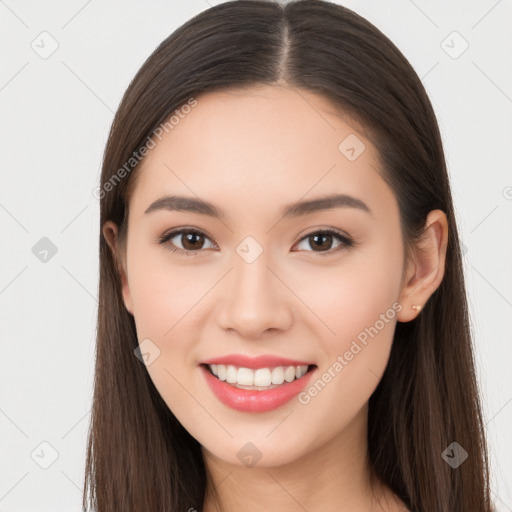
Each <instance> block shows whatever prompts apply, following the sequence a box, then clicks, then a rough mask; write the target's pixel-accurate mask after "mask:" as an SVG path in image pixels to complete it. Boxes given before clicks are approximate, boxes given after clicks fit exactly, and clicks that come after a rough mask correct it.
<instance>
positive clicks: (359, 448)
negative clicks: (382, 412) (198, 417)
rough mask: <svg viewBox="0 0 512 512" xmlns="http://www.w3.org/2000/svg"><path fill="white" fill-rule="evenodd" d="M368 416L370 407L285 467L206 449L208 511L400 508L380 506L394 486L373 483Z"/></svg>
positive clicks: (352, 511) (365, 511)
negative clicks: (228, 458)
mask: <svg viewBox="0 0 512 512" xmlns="http://www.w3.org/2000/svg"><path fill="white" fill-rule="evenodd" d="M367 421H368V408H367V406H366V407H364V408H363V409H361V411H360V412H359V413H358V415H357V416H356V417H355V418H354V419H353V421H352V422H351V423H350V424H349V425H347V426H346V428H345V429H343V431H342V432H340V433H339V434H338V435H337V436H336V437H335V438H333V439H330V440H327V441H326V442H325V443H324V444H323V445H321V447H320V448H319V449H317V450H315V451H313V452H309V453H308V454H307V455H305V456H304V457H302V458H301V459H298V460H296V461H294V462H292V463H289V464H285V465H281V466H272V467H258V466H254V467H252V468H248V467H245V466H235V465H232V464H227V463H226V462H225V461H223V460H221V459H219V458H217V457H215V456H214V455H213V454H212V453H211V452H209V451H207V450H205V449H204V448H203V456H204V460H205V464H206V468H207V473H208V487H207V492H206V499H205V503H204V507H203V512H238V511H240V510H244V512H256V511H261V510H279V511H280V512H296V511H297V510H307V511H308V512H317V511H318V512H320V511H325V510H336V511H337V512H349V511H350V512H355V511H357V512H359V511H361V512H370V511H371V512H373V511H374V510H375V511H376V510H380V511H382V510H395V509H392V508H386V506H383V508H381V507H380V505H379V502H380V499H381V498H382V497H383V496H384V495H387V497H388V498H389V496H390V492H389V489H387V490H386V489H385V488H384V487H385V486H383V485H382V483H380V482H376V483H375V482H374V485H373V487H372V485H371V482H370V475H371V472H370V469H369V466H368V461H367V438H366V436H367ZM213 488H215V490H216V493H217V496H218V501H216V500H214V495H213V493H212V489H213ZM219 504H220V505H221V506H218V505H219Z"/></svg>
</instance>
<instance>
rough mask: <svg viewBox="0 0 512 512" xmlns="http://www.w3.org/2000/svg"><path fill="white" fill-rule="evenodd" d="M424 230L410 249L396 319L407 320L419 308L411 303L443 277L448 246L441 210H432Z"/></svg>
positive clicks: (421, 300) (425, 295)
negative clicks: (410, 258) (410, 252)
mask: <svg viewBox="0 0 512 512" xmlns="http://www.w3.org/2000/svg"><path fill="white" fill-rule="evenodd" d="M425 226H426V227H425V230H424V233H423V235H422V237H421V240H420V241H419V242H418V244H417V247H416V248H415V249H414V254H413V257H412V260H410V261H409V262H408V264H407V272H406V275H405V279H404V285H403V288H402V291H401V293H400V298H399V301H400V304H402V306H403V308H402V309H401V310H400V312H399V313H398V315H397V319H398V321H399V322H409V321H410V320H413V319H414V318H416V316H417V315H418V314H420V313H421V310H419V311H417V310H416V309H414V308H413V307H412V306H413V305H417V306H421V307H422V308H423V306H424V305H425V303H426V302H427V301H428V299H429V297H430V296H431V295H432V294H433V293H434V292H435V291H436V289H437V288H438V286H439V285H440V284H441V281H442V280H443V276H444V271H445V261H446V248H447V247H448V221H447V219H446V215H445V213H444V212H443V211H442V210H432V211H431V212H430V213H429V214H428V216H427V220H426V222H425Z"/></svg>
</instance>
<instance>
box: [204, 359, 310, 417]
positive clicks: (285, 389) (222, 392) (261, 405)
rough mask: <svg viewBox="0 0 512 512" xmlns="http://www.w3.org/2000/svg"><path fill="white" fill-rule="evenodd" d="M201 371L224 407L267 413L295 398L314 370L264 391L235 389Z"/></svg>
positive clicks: (205, 370)
mask: <svg viewBox="0 0 512 512" xmlns="http://www.w3.org/2000/svg"><path fill="white" fill-rule="evenodd" d="M201 371H202V372H203V374H204V376H205V379H206V382H207V383H208V386H210V389H211V390H212V392H213V394H214V395H215V396H216V397H217V398H218V399H219V400H220V401H221V402H222V403H223V404H224V405H227V406H228V407H231V408H232V409H235V410H237V411H242V412H267V411H272V410H274V409H277V408H278V407H281V406H282V405H284V404H285V403H287V402H289V401H290V400H291V399H292V398H294V397H295V396H297V395H298V394H299V393H300V392H301V391H302V390H303V389H304V387H305V386H306V385H307V383H308V382H309V380H310V378H311V374H312V373H313V372H314V371H315V368H314V369H313V370H311V371H309V372H307V373H306V374H305V375H303V376H302V377H300V379H295V380H294V381H293V382H285V383H284V384H281V385H280V386H277V387H275V388H272V389H267V390H266V391H258V390H250V389H239V388H235V387H234V386H232V385H231V384H228V383H227V382H225V381H222V380H219V379H218V378H217V377H215V376H214V375H212V374H211V373H210V371H209V370H208V369H207V368H205V367H204V366H201Z"/></svg>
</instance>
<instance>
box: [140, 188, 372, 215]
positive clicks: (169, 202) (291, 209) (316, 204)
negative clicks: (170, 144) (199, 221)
mask: <svg viewBox="0 0 512 512" xmlns="http://www.w3.org/2000/svg"><path fill="white" fill-rule="evenodd" d="M333 208H355V209H358V210H361V211H364V212H366V213H369V214H370V215H373V213H372V211H371V210H370V208H369V207H368V206H367V205H366V203H364V202H363V201H361V199H357V198H356V197H353V196H349V195H347V194H333V195H329V196H324V197H319V198H316V199H311V200H309V201H298V202H296V203H292V204H289V205H286V206H285V207H284V208H283V210H282V211H281V216H282V218H295V217H300V216H302V215H308V214H312V213H315V212H320V211H325V210H331V209H333ZM158 210H167V211H179V212H190V213H197V214H199V215H207V216H209V217H214V218H217V219H225V218H226V214H225V213H224V211H223V210H221V209H219V208H218V207H216V206H215V205H213V204H212V203H209V202H208V201H204V200H202V199H198V198H194V197H184V196H164V197H161V198H160V199H157V200H156V201H154V202H153V203H151V205H150V206H149V207H148V208H146V210H145V211H144V213H151V212H154V211H158Z"/></svg>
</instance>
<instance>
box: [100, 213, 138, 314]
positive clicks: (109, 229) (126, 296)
mask: <svg viewBox="0 0 512 512" xmlns="http://www.w3.org/2000/svg"><path fill="white" fill-rule="evenodd" d="M102 232H103V236H104V238H105V240H106V242H107V244H108V246H109V247H110V250H111V251H112V256H113V259H114V261H115V263H116V268H117V273H118V275H119V279H120V282H121V291H122V294H123V301H124V305H125V307H126V309H127V310H128V312H129V313H131V314H132V315H133V307H132V301H131V294H130V288H129V285H128V279H127V277H126V270H125V268H124V265H123V255H122V254H121V249H120V247H119V240H118V234H119V231H118V227H117V224H115V223H114V222H112V221H110V220H109V221H106V222H105V224H104V225H103V229H102Z"/></svg>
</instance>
